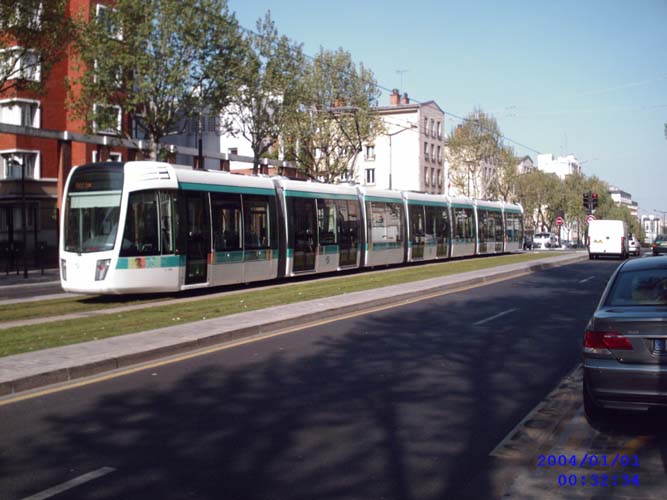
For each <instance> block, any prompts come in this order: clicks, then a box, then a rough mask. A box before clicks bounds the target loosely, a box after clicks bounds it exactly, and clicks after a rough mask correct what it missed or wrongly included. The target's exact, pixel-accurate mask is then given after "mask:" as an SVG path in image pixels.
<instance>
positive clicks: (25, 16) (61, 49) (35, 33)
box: [0, 0, 73, 93]
mask: <svg viewBox="0 0 667 500" xmlns="http://www.w3.org/2000/svg"><path fill="white" fill-rule="evenodd" d="M66 9H67V0H50V1H48V2H45V1H44V0H0V89H2V90H3V91H8V90H16V91H22V90H29V91H32V92H35V93H41V92H43V91H44V85H43V83H44V82H45V81H46V79H47V78H48V76H49V73H50V72H51V69H52V68H53V65H54V64H55V63H56V62H58V61H59V60H61V59H62V57H63V56H64V53H65V49H66V48H67V45H68V43H69V42H70V41H71V37H72V34H73V30H72V23H71V19H70V18H69V16H67V15H66Z"/></svg>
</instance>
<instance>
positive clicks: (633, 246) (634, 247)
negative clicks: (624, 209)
mask: <svg viewBox="0 0 667 500" xmlns="http://www.w3.org/2000/svg"><path fill="white" fill-rule="evenodd" d="M628 247H629V248H630V250H628V253H629V254H630V255H639V254H640V253H641V248H640V246H639V241H637V238H635V235H634V234H630V235H628Z"/></svg>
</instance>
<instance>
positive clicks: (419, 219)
mask: <svg viewBox="0 0 667 500" xmlns="http://www.w3.org/2000/svg"><path fill="white" fill-rule="evenodd" d="M409 209H410V241H411V243H412V258H413V259H423V258H424V236H425V222H424V207H423V206H422V205H410V206H409Z"/></svg>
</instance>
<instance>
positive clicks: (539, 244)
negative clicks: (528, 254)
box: [533, 233, 558, 250]
mask: <svg viewBox="0 0 667 500" xmlns="http://www.w3.org/2000/svg"><path fill="white" fill-rule="evenodd" d="M557 246H558V236H556V235H555V234H553V233H535V235H534V236H533V249H534V250H539V249H541V248H556V247H557Z"/></svg>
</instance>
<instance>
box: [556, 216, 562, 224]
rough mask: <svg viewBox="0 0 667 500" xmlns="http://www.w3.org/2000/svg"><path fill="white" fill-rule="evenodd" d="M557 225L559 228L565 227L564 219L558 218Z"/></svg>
mask: <svg viewBox="0 0 667 500" xmlns="http://www.w3.org/2000/svg"><path fill="white" fill-rule="evenodd" d="M556 225H557V226H562V225H563V218H562V217H556Z"/></svg>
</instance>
